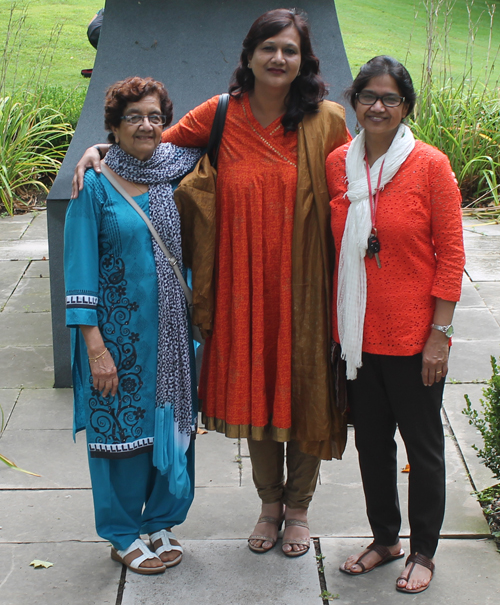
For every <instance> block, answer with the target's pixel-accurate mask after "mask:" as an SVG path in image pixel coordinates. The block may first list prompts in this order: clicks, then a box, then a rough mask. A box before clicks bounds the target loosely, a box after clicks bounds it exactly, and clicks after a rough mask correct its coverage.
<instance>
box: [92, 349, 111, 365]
mask: <svg viewBox="0 0 500 605" xmlns="http://www.w3.org/2000/svg"><path fill="white" fill-rule="evenodd" d="M107 350H108V349H104V351H103V352H102V353H101V354H100V355H98V356H97V357H89V361H94V362H96V361H97V360H98V359H100V358H101V357H102V356H103V355H105V354H106V351H107Z"/></svg>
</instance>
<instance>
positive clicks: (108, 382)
mask: <svg viewBox="0 0 500 605" xmlns="http://www.w3.org/2000/svg"><path fill="white" fill-rule="evenodd" d="M89 363H90V371H91V373H92V379H93V381H94V388H95V389H97V390H98V391H100V393H101V395H102V396H103V397H107V396H108V395H109V394H110V395H111V396H112V397H114V396H115V395H116V392H117V390H118V372H117V370H116V366H115V362H114V360H113V357H112V356H111V353H110V352H109V351H108V349H106V352H105V353H104V355H102V357H99V358H98V359H96V360H95V361H90V360H89Z"/></svg>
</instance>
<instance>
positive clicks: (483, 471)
mask: <svg viewBox="0 0 500 605" xmlns="http://www.w3.org/2000/svg"><path fill="white" fill-rule="evenodd" d="M484 386H485V385H484V384H447V385H446V388H445V390H444V408H445V410H446V414H447V416H448V419H449V421H450V424H451V426H452V427H453V432H454V434H455V436H456V439H457V441H458V443H459V444H460V451H461V453H462V455H463V457H464V459H465V462H466V464H467V468H468V470H469V472H470V474H471V476H472V480H473V482H474V485H475V486H476V489H477V490H483V489H485V488H487V487H490V486H491V485H494V484H495V483H497V482H498V481H496V480H495V479H494V477H493V474H492V472H491V471H490V470H489V469H488V468H486V467H485V466H484V464H482V463H481V462H480V460H479V458H478V456H477V453H476V451H475V450H474V449H472V445H477V446H478V447H480V448H481V447H482V446H483V438H482V437H481V433H479V431H477V430H476V429H475V428H474V427H473V426H470V424H469V420H468V418H467V417H466V416H464V415H463V414H462V410H463V409H464V408H465V405H466V402H465V399H464V394H465V393H467V394H468V395H469V397H470V399H471V402H472V406H473V407H474V408H475V409H477V410H478V411H481V404H480V402H479V399H480V398H481V397H482V396H483V395H482V392H483V388H484Z"/></svg>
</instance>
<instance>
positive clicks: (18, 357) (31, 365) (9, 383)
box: [0, 346, 54, 389]
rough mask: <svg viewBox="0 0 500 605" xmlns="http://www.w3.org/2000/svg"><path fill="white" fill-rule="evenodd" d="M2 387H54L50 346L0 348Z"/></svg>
mask: <svg viewBox="0 0 500 605" xmlns="http://www.w3.org/2000/svg"><path fill="white" fill-rule="evenodd" d="M0 368H2V387H3V388H8V389H12V388H16V387H21V386H24V387H26V388H44V389H49V388H52V387H53V385H54V356H53V351H52V347H51V346H40V347H14V346H8V347H1V348H0Z"/></svg>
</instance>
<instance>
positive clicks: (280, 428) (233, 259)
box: [163, 94, 297, 441]
mask: <svg viewBox="0 0 500 605" xmlns="http://www.w3.org/2000/svg"><path fill="white" fill-rule="evenodd" d="M217 102H218V96H216V97H213V98H212V99H210V100H209V101H207V102H206V103H203V104H202V105H200V106H199V107H197V108H196V109H194V110H193V111H191V112H190V113H189V114H187V115H186V116H185V117H184V118H182V120H181V121H180V122H179V123H178V124H177V125H175V126H174V127H172V128H170V129H169V130H167V131H166V132H165V133H164V136H163V140H164V141H170V142H172V143H175V144H179V145H183V146H199V147H206V145H207V143H208V138H209V135H210V130H211V127H212V122H213V119H214V116H215V111H216V107H217ZM296 195H297V133H296V132H291V133H288V134H287V135H284V129H283V126H282V125H281V121H280V118H279V119H277V120H276V121H274V122H273V123H272V124H270V125H269V126H268V127H267V128H263V127H262V126H261V125H260V124H259V122H257V120H256V119H255V118H254V117H253V114H252V111H251V109H250V104H249V100H248V95H246V94H245V95H243V96H242V98H241V99H234V98H231V99H230V102H229V107H228V112H227V118H226V124H225V129H224V135H223V138H222V143H221V147H220V151H219V157H218V178H217V236H218V237H217V251H216V292H215V300H216V305H215V316H214V329H213V334H212V336H211V338H209V339H207V341H206V345H205V351H204V357H203V368H202V376H201V382H200V397H201V399H202V400H203V412H204V421H205V423H206V424H207V426H208V428H210V429H216V430H218V431H221V432H225V433H226V435H227V436H229V437H246V436H248V435H251V436H253V437H254V438H256V439H259V438H260V439H261V438H263V436H264V429H265V427H266V426H267V425H269V424H270V425H271V426H272V436H273V438H274V439H276V440H278V441H286V440H288V439H289V438H290V429H291V365H292V364H291V360H292V288H291V278H292V235H293V215H294V206H295V200H296Z"/></svg>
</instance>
